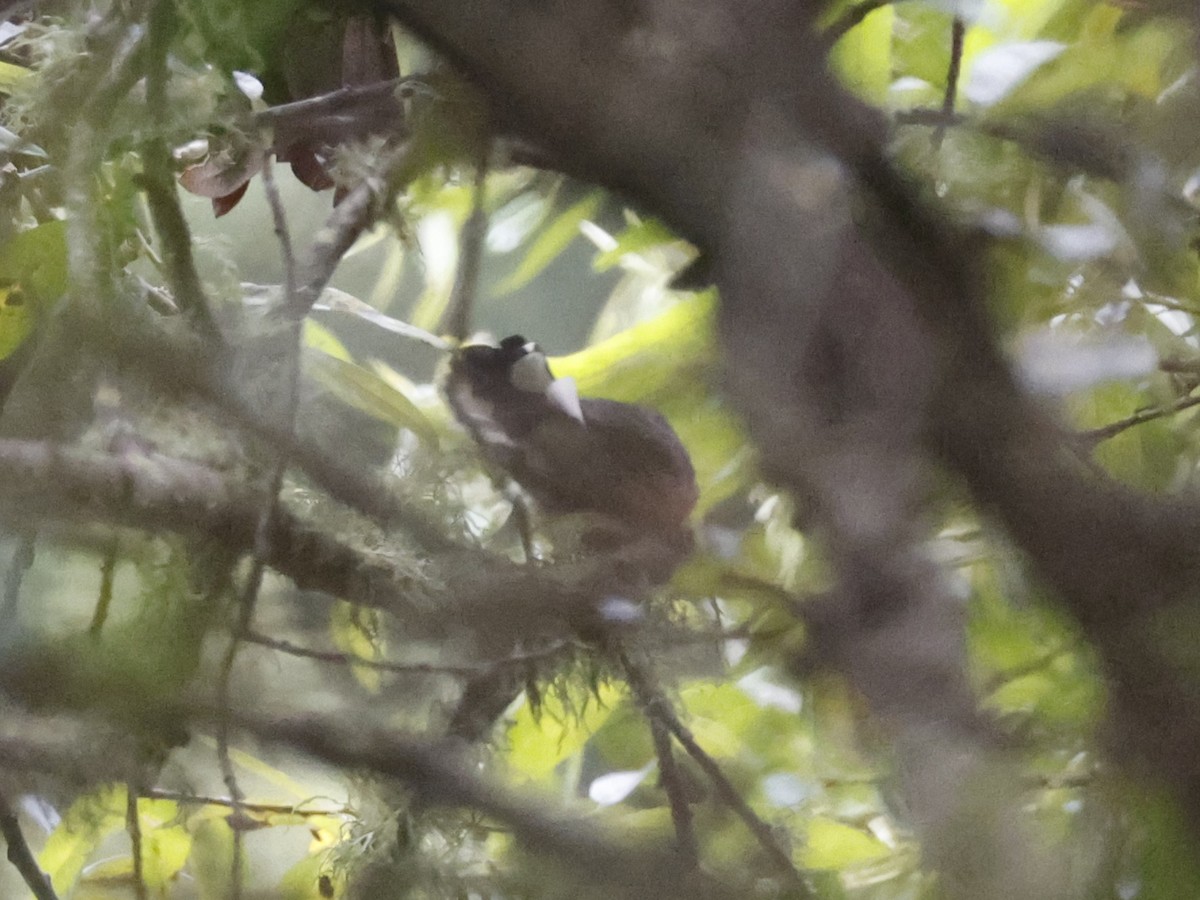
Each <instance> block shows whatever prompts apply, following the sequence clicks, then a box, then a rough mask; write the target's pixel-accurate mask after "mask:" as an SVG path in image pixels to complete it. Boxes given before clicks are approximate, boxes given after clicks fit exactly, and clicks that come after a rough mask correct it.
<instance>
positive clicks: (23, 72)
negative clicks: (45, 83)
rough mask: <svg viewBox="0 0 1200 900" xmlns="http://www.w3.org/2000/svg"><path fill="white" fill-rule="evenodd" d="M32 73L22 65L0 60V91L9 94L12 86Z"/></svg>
mask: <svg viewBox="0 0 1200 900" xmlns="http://www.w3.org/2000/svg"><path fill="white" fill-rule="evenodd" d="M30 74H32V73H31V72H30V70H29V69H27V68H25V67H24V66H18V65H16V64H15V63H10V62H4V61H3V60H0V93H5V94H11V93H12V91H13V88H15V87H16V86H17V85H19V84H21V82H23V81H24V80H25V79H26V78H28V77H29V76H30Z"/></svg>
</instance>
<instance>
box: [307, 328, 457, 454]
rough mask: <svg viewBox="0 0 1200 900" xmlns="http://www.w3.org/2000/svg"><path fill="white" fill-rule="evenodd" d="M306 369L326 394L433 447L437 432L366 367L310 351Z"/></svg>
mask: <svg viewBox="0 0 1200 900" xmlns="http://www.w3.org/2000/svg"><path fill="white" fill-rule="evenodd" d="M305 368H306V370H307V371H308V372H309V373H310V374H311V375H312V376H313V377H314V378H315V379H316V380H317V381H318V382H320V383H321V384H322V385H323V386H324V387H325V388H327V389H328V390H329V392H330V393H332V394H334V395H335V396H337V397H339V398H341V399H342V400H344V401H345V402H346V403H348V404H350V405H351V406H353V407H354V408H355V409H358V410H361V411H362V412H365V413H366V414H367V415H369V416H371V417H372V418H375V419H379V420H380V421H381V422H387V423H388V424H389V425H394V426H395V427H396V428H407V429H408V430H409V431H411V432H412V433H413V434H415V435H416V436H417V437H418V438H420V439H421V440H422V441H424V442H425V443H427V444H429V445H430V446H434V447H436V446H437V443H438V436H437V431H436V430H435V429H434V427H433V423H432V422H430V421H429V419H427V418H426V417H425V414H424V413H423V412H421V410H420V409H418V408H417V407H416V406H415V405H414V404H413V402H412V401H411V400H409V399H408V398H407V397H406V396H404V394H402V393H401V392H400V391H398V390H396V389H395V388H394V387H393V386H392V385H390V384H388V383H387V382H386V381H384V380H383V379H382V378H380V377H379V376H378V375H376V374H375V373H374V372H372V371H371V370H370V369H364V368H363V367H362V366H360V365H357V364H356V363H353V362H350V361H349V360H345V359H338V358H337V357H336V356H330V355H329V354H327V353H322V352H321V351H320V350H313V351H311V352H309V353H308V354H307V355H306V356H305Z"/></svg>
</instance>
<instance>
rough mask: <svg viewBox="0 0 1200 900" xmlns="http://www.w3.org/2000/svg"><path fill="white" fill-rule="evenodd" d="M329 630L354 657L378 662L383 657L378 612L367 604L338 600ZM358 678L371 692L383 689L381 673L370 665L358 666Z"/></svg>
mask: <svg viewBox="0 0 1200 900" xmlns="http://www.w3.org/2000/svg"><path fill="white" fill-rule="evenodd" d="M329 632H330V636H331V637H332V638H333V643H334V646H335V647H337V648H338V649H339V650H341V651H342V652H343V653H347V654H349V655H350V656H353V657H356V658H358V659H362V660H367V661H371V662H374V661H377V660H379V659H380V658H381V656H382V647H381V646H380V642H381V641H382V640H383V639H382V637H381V636H380V635H379V633H378V623H377V621H376V614H375V612H374V611H373V610H369V609H367V608H365V607H363V606H359V605H356V604H353V603H346V602H344V601H338V602H337V603H335V604H334V605H333V609H332V610H331V611H330V614H329ZM353 669H354V677H355V678H356V679H357V680H358V683H359V684H361V685H362V686H363V687H364V688H366V689H367V690H368V691H370V692H371V693H373V694H374V693H377V692H378V691H379V684H380V673H379V670H378V669H373V668H371V667H369V666H354V667H353Z"/></svg>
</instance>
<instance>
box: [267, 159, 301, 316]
mask: <svg viewBox="0 0 1200 900" xmlns="http://www.w3.org/2000/svg"><path fill="white" fill-rule="evenodd" d="M262 183H263V190H264V191H265V192H266V195H267V205H268V206H270V207H271V220H272V222H273V223H274V225H275V237H276V239H277V240H278V241H279V256H280V258H281V260H282V262H283V287H284V301H285V302H286V303H288V304H290V303H292V302H293V300H294V297H295V294H296V287H297V285H296V255H295V253H293V251H292V233H291V230H290V229H289V228H288V223H287V214H286V213H285V212H284V209H283V200H282V199H281V198H280V196H279V185H278V184H277V183H276V182H275V165H274V163H273V162H272V160H271V155H270V154H267V155H266V158H265V159H263V167H262Z"/></svg>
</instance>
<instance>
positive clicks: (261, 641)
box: [243, 631, 570, 678]
mask: <svg viewBox="0 0 1200 900" xmlns="http://www.w3.org/2000/svg"><path fill="white" fill-rule="evenodd" d="M243 640H244V641H245V642H246V643H248V644H258V645H259V646H261V647H268V648H270V649H271V650H277V651H279V652H280V653H286V654H287V655H289V656H298V657H301V658H303V659H313V660H317V661H318V662H325V663H332V664H333V665H343V666H362V667H364V668H368V669H375V670H378V671H380V672H394V673H396V674H398V675H453V676H457V677H461V678H469V677H471V676H473V675H479V674H481V673H483V672H491V671H493V670H495V669H496V668H497V667H501V666H523V665H525V664H527V663H530V662H535V661H538V660H545V659H551V658H553V657H554V656H556V655H557V654H559V653H562V652H563V651H564V650H566V649H567V648H568V647H569V646H570V645H568V644H565V643H555V644H552V645H551V646H550V647H548V648H547V649H545V650H542V651H539V652H533V653H514V654H513V655H511V656H506V657H505V658H504V659H500V660H492V661H489V662H480V663H472V664H469V665H467V664H464V665H449V664H444V663H398V662H388V661H386V660H378V659H363V658H362V657H359V656H354V655H353V654H350V653H339V652H337V651H333V650H314V649H312V648H311V647H301V646H299V645H297V644H293V643H290V642H289V641H283V640H279V639H278V638H272V637H268V636H267V635H265V634H260V633H258V632H255V631H250V632H247V633H246V634H245V635H244V636H243Z"/></svg>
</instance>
